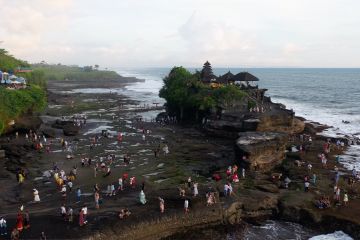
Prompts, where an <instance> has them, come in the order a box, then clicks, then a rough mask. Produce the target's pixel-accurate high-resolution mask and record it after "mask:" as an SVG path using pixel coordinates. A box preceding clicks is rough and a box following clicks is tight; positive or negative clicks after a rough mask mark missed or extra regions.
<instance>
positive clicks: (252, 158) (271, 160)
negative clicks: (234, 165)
mask: <svg viewBox="0 0 360 240" xmlns="http://www.w3.org/2000/svg"><path fill="white" fill-rule="evenodd" d="M287 141H288V135H287V134H285V133H278V132H244V133H239V138H238V139H237V140H236V144H235V155H236V161H237V162H238V163H239V165H240V166H241V167H245V168H249V169H254V168H257V170H264V171H266V170H269V169H271V168H273V167H275V166H276V165H277V164H279V163H281V162H282V160H284V159H285V150H286V144H287ZM244 156H245V159H244V158H243V157H244Z"/></svg>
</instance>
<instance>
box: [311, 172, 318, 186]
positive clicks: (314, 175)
mask: <svg viewBox="0 0 360 240" xmlns="http://www.w3.org/2000/svg"><path fill="white" fill-rule="evenodd" d="M316 178H317V177H316V174H315V173H313V176H312V182H313V184H314V185H316Z"/></svg>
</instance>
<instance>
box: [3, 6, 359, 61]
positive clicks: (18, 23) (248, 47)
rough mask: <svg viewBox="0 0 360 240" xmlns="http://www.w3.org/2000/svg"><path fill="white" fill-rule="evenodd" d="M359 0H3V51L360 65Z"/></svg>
mask: <svg viewBox="0 0 360 240" xmlns="http://www.w3.org/2000/svg"><path fill="white" fill-rule="evenodd" d="M359 9H360V1H359V0H101V1H100V0H0V48H5V49H7V50H8V51H9V52H10V53H11V54H13V55H14V56H16V57H18V58H21V59H25V60H27V61H29V62H32V63H34V62H40V61H42V60H44V61H46V62H48V63H62V64H77V65H95V64H99V65H100V67H108V68H117V67H171V66H175V65H176V66H180V65H181V66H188V67H198V66H201V65H202V64H203V63H204V62H205V61H206V60H209V61H210V62H211V63H212V65H213V66H215V67H360V30H359V29H360V28H359V26H360V14H359Z"/></svg>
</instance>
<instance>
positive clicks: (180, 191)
mask: <svg viewBox="0 0 360 240" xmlns="http://www.w3.org/2000/svg"><path fill="white" fill-rule="evenodd" d="M179 194H180V197H185V189H183V188H180V187H179Z"/></svg>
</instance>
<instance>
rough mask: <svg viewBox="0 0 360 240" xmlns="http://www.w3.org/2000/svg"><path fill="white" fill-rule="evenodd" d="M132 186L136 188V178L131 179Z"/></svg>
mask: <svg viewBox="0 0 360 240" xmlns="http://www.w3.org/2000/svg"><path fill="white" fill-rule="evenodd" d="M130 186H131V187H132V188H135V186H136V178H135V177H131V178H130Z"/></svg>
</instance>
